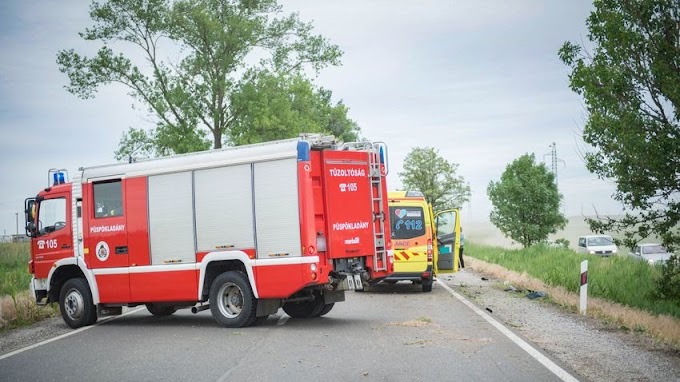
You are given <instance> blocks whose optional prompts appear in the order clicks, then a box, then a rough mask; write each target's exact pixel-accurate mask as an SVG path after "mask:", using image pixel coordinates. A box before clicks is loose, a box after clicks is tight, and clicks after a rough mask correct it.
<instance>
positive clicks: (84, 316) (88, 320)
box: [59, 278, 97, 329]
mask: <svg viewBox="0 0 680 382" xmlns="http://www.w3.org/2000/svg"><path fill="white" fill-rule="evenodd" d="M59 310H60V311H61V317H62V318H63V319H64V322H66V325H68V326H70V327H71V328H73V329H77V328H80V327H82V326H87V325H92V324H94V323H95V322H97V308H96V307H95V306H94V304H93V303H92V293H91V292H90V288H89V286H88V285H87V281H85V279H82V278H77V279H70V280H68V281H66V282H65V283H64V285H63V286H62V287H61V292H60V293H59Z"/></svg>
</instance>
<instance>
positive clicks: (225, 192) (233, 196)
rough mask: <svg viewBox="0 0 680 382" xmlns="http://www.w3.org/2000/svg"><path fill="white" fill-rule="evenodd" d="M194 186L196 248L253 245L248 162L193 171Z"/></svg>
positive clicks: (251, 192)
mask: <svg viewBox="0 0 680 382" xmlns="http://www.w3.org/2000/svg"><path fill="white" fill-rule="evenodd" d="M194 187H195V189H194V193H195V206H196V239H197V241H196V242H197V245H198V251H199V252H201V251H212V250H215V248H217V247H218V246H233V248H236V249H250V248H255V233H254V229H255V221H254V219H253V188H252V167H251V165H250V164H242V165H235V166H227V167H219V168H214V169H206V170H199V171H196V173H195V174H194Z"/></svg>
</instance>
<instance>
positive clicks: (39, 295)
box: [31, 277, 47, 305]
mask: <svg viewBox="0 0 680 382" xmlns="http://www.w3.org/2000/svg"><path fill="white" fill-rule="evenodd" d="M31 295H33V297H35V303H36V304H37V305H47V279H36V278H35V277H34V278H32V279H31Z"/></svg>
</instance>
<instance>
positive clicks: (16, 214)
mask: <svg viewBox="0 0 680 382" xmlns="http://www.w3.org/2000/svg"><path fill="white" fill-rule="evenodd" d="M14 215H15V216H16V217H17V236H19V213H18V212H15V213H14Z"/></svg>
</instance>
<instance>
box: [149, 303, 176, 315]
mask: <svg viewBox="0 0 680 382" xmlns="http://www.w3.org/2000/svg"><path fill="white" fill-rule="evenodd" d="M146 310H148V311H149V313H151V314H153V315H154V316H158V317H163V316H169V315H171V314H173V313H175V312H176V311H177V309H175V307H174V306H167V305H158V304H146Z"/></svg>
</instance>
